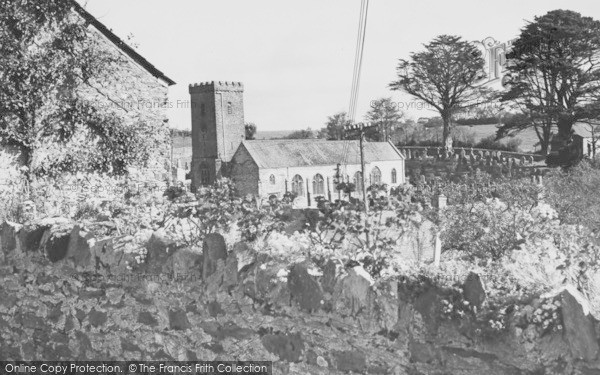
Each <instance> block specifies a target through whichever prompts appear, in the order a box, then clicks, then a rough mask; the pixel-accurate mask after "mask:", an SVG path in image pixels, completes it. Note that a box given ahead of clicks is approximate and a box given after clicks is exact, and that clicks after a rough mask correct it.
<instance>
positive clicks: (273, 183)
mask: <svg viewBox="0 0 600 375" xmlns="http://www.w3.org/2000/svg"><path fill="white" fill-rule="evenodd" d="M269 182H270V183H271V185H275V175H273V174H272V175H271V176H270V177H269Z"/></svg>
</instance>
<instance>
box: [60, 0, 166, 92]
mask: <svg viewBox="0 0 600 375" xmlns="http://www.w3.org/2000/svg"><path fill="white" fill-rule="evenodd" d="M71 3H72V5H73V9H74V10H75V11H76V12H77V13H79V14H80V15H81V17H83V18H84V19H85V20H86V21H87V22H88V23H90V24H91V25H92V26H94V27H95V28H96V30H98V31H99V32H101V33H102V34H103V35H104V36H105V37H106V38H107V39H108V40H110V41H111V42H112V43H113V44H114V45H115V46H117V47H118V48H119V49H121V51H123V52H124V53H125V54H126V55H127V56H129V57H130V58H131V59H133V61H135V62H137V63H138V64H140V65H141V66H142V67H143V68H144V69H146V70H147V71H148V72H149V73H150V74H152V75H153V76H155V77H156V78H159V79H162V80H163V81H165V82H166V83H167V84H168V85H169V86H172V85H174V84H175V81H173V80H172V79H171V78H169V77H167V76H166V75H165V74H164V73H163V72H161V71H160V70H158V69H157V68H156V67H155V66H154V65H152V64H151V63H150V62H149V61H148V60H146V59H145V58H144V57H143V56H142V55H140V54H139V53H137V52H136V51H135V50H134V49H133V48H131V47H130V46H129V45H127V43H125V42H124V41H123V40H121V38H119V37H118V36H117V35H116V34H115V33H113V32H112V31H111V30H110V29H109V28H108V27H106V26H105V25H104V24H103V23H102V22H100V21H98V19H97V18H96V17H94V16H92V15H91V14H90V13H89V12H88V11H87V10H85V9H84V8H83V7H82V6H81V5H79V3H77V1H76V0H72V1H71Z"/></svg>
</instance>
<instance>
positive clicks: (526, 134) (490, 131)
mask: <svg viewBox="0 0 600 375" xmlns="http://www.w3.org/2000/svg"><path fill="white" fill-rule="evenodd" d="M456 128H457V129H460V130H463V131H466V132H471V133H474V135H475V141H476V142H478V141H479V140H481V139H483V138H486V137H489V136H490V135H495V134H496V125H459V126H456ZM514 138H518V139H520V140H521V145H520V146H519V148H520V149H521V151H523V152H533V151H535V150H539V146H537V147H536V146H535V145H536V144H537V143H538V142H539V141H538V138H537V135H536V134H535V130H533V129H527V130H525V131H522V132H521V133H519V134H517V135H515V136H514ZM510 139H511V138H504V139H503V141H504V142H506V141H508V140H510Z"/></svg>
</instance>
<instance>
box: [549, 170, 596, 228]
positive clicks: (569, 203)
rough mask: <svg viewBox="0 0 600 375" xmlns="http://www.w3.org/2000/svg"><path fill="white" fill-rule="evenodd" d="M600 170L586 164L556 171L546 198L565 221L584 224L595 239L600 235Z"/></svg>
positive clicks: (552, 176)
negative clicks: (599, 191)
mask: <svg viewBox="0 0 600 375" xmlns="http://www.w3.org/2000/svg"><path fill="white" fill-rule="evenodd" d="M598 186H600V168H599V167H598V165H596V164H595V163H593V162H587V161H582V162H581V163H579V164H578V165H577V166H575V167H573V168H571V169H568V170H565V171H561V170H559V169H556V170H554V171H552V173H550V174H549V175H548V177H547V178H546V180H545V187H546V199H547V201H548V203H550V204H551V205H552V207H554V208H555V209H556V211H557V212H558V215H559V217H560V219H561V221H562V222H564V223H566V224H573V225H584V226H586V227H587V228H589V229H590V230H591V231H592V233H593V235H594V237H595V238H596V239H598V238H599V237H598V236H600V195H599V194H598Z"/></svg>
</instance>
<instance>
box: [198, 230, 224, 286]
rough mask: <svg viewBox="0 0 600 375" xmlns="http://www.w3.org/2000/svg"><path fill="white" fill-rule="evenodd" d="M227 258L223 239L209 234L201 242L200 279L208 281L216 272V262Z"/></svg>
mask: <svg viewBox="0 0 600 375" xmlns="http://www.w3.org/2000/svg"><path fill="white" fill-rule="evenodd" d="M226 258H227V245H226V244H225V239H224V238H223V236H221V235H220V234H218V233H210V234H209V235H207V236H206V237H205V238H204V241H203V242H202V262H203V264H202V278H203V279H204V280H206V279H208V277H210V276H211V275H212V274H213V273H215V271H216V270H217V262H218V261H219V260H222V261H225V259H226Z"/></svg>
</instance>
